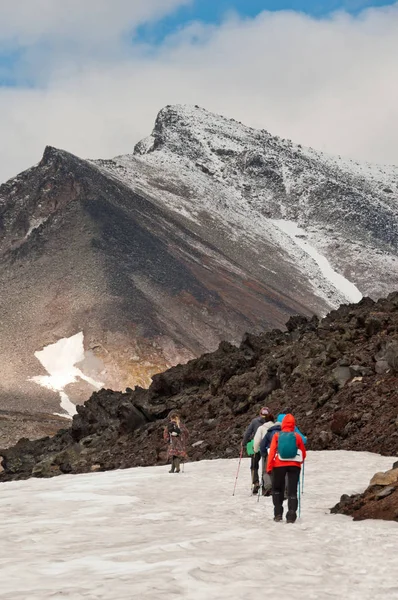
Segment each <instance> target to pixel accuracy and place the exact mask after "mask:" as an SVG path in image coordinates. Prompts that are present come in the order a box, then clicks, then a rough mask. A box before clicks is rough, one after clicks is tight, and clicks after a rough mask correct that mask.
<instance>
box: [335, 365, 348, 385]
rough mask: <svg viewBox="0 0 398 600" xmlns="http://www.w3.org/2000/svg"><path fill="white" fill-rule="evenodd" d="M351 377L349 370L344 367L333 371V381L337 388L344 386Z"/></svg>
mask: <svg viewBox="0 0 398 600" xmlns="http://www.w3.org/2000/svg"><path fill="white" fill-rule="evenodd" d="M352 377H353V375H352V373H351V369H350V368H349V367H346V366H340V367H336V368H335V369H334V370H333V379H334V381H335V382H336V383H337V385H338V387H339V388H342V387H344V386H345V384H346V383H347V382H348V381H350V379H352Z"/></svg>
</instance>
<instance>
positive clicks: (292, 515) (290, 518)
mask: <svg viewBox="0 0 398 600" xmlns="http://www.w3.org/2000/svg"><path fill="white" fill-rule="evenodd" d="M296 519H297V515H296V513H293V512H290V511H289V512H288V513H287V515H286V523H295V522H296Z"/></svg>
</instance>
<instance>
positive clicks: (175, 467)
mask: <svg viewBox="0 0 398 600" xmlns="http://www.w3.org/2000/svg"><path fill="white" fill-rule="evenodd" d="M163 439H164V441H165V442H167V444H168V448H167V458H168V459H171V469H170V471H169V473H179V472H180V464H181V460H185V459H186V458H187V451H186V445H187V441H188V430H187V428H186V427H185V425H184V424H183V423H181V420H180V417H179V415H178V414H176V413H172V414H171V415H170V420H169V423H168V424H167V426H166V427H165V428H164V431H163Z"/></svg>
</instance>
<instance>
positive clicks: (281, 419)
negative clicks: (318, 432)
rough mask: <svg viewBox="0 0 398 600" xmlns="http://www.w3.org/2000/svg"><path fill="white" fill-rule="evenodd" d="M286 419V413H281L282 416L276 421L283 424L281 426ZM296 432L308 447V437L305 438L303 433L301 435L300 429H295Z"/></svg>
mask: <svg viewBox="0 0 398 600" xmlns="http://www.w3.org/2000/svg"><path fill="white" fill-rule="evenodd" d="M285 417H286V414H284V413H281V414H280V415H278V416H277V417H276V421H277V423H281V424H282V421H283V419H284V418H285ZM294 432H295V433H298V434H299V436H301V439H302V440H303V442H304V445H306V444H307V438H306V436H305V435H304V434H303V433H301V431H300V429H299V428H298V427H297V426H296V427H295V428H294Z"/></svg>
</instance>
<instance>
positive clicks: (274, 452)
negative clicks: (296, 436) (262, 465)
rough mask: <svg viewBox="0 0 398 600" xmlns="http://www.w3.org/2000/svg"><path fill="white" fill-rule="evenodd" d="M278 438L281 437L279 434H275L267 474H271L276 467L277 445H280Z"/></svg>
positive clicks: (269, 454)
mask: <svg viewBox="0 0 398 600" xmlns="http://www.w3.org/2000/svg"><path fill="white" fill-rule="evenodd" d="M278 437H279V433H275V435H274V437H273V438H272V442H271V446H270V449H269V453H268V462H267V473H271V471H272V469H273V467H274V460H275V456H276V449H277V445H278Z"/></svg>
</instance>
